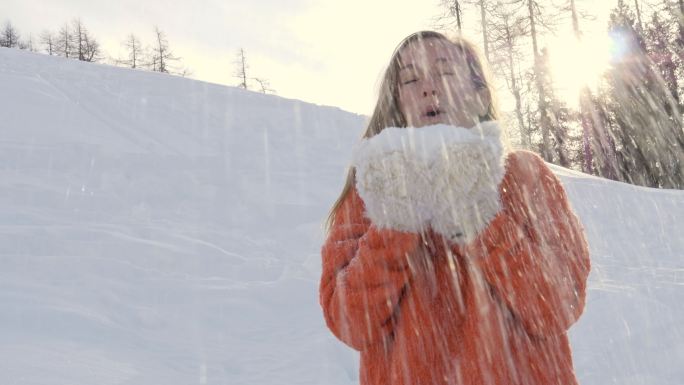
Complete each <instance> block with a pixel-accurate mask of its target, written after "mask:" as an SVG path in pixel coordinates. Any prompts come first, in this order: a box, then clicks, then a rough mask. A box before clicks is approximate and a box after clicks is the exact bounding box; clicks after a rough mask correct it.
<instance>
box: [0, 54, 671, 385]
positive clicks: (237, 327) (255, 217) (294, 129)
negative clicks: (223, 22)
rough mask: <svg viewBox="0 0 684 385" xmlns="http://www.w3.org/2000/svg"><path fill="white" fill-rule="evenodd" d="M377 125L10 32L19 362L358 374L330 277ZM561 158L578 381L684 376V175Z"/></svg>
mask: <svg viewBox="0 0 684 385" xmlns="http://www.w3.org/2000/svg"><path fill="white" fill-rule="evenodd" d="M359 92H371V90H370V88H369V89H368V90H359ZM363 124H364V118H363V117H360V116H357V115H353V114H349V113H346V112H344V111H341V110H339V109H336V108H331V107H321V106H314V105H310V104H306V103H303V102H299V101H296V100H287V99H283V98H279V97H275V96H265V95H261V94H256V93H251V92H246V91H242V90H239V89H235V88H230V87H223V86H218V85H212V84H207V83H202V82H197V81H192V80H189V79H182V78H177V77H171V76H165V75H161V74H156V73H149V72H142V71H134V70H125V69H120V68H113V67H108V66H101V65H93V64H87V63H80V62H77V61H73V60H65V59H60V58H54V57H47V56H43V55H37V54H31V53H27V52H23V51H18V50H10V49H4V48H0V266H2V268H0V306H1V309H2V310H1V311H0V378H1V379H2V381H1V382H2V383H3V384H36V385H38V384H40V385H48V384H55V385H57V384H60V385H61V384H64V385H67V384H69V385H74V384H76V385H80V384H83V385H91V384H98V385H104V384H171V385H174V384H178V385H181V384H183V385H186V384H250V385H252V384H259V385H261V384H264V385H270V384H312V385H313V384H331V385H341V384H356V383H358V356H357V354H356V353H355V352H354V351H352V350H350V349H348V348H347V347H346V346H344V345H343V344H342V343H340V342H338V341H337V340H335V338H334V337H333V336H332V334H331V333H330V332H329V331H328V329H327V328H326V327H325V324H324V321H323V318H322V313H321V310H320V307H319V305H318V279H319V274H320V254H319V248H320V245H321V243H322V240H323V235H322V230H321V224H322V220H323V218H324V216H325V215H326V213H327V210H328V207H329V205H330V204H331V203H332V201H333V200H334V199H335V198H336V196H337V194H338V193H339V190H340V187H341V183H342V179H343V177H344V168H345V166H346V164H347V162H348V159H349V156H350V154H351V146H352V144H353V143H354V142H355V141H356V138H357V137H358V136H359V134H360V132H361V130H362V128H363ZM554 170H555V171H556V172H557V173H558V174H559V175H560V176H561V177H562V179H563V181H564V183H565V186H566V189H567V191H568V193H569V195H570V198H571V200H572V203H573V206H574V207H575V209H576V211H577V212H578V214H579V216H580V217H581V220H582V221H583V223H584V226H585V228H586V231H587V234H588V236H589V241H590V246H591V250H592V264H593V265H592V273H591V276H590V283H589V294H588V304H587V309H586V312H585V314H584V316H583V317H582V319H581V320H580V321H579V322H578V323H577V324H576V325H575V326H574V327H573V328H572V329H571V332H570V337H571V342H572V346H573V351H574V360H575V368H576V370H577V375H578V378H579V379H580V383H582V384H583V385H590V384H597V385H598V384H620V385H624V384H629V385H631V384H659V385H668V384H681V383H682V381H683V380H682V379H684V366H682V365H681V363H682V362H684V327H682V326H681V320H683V319H684V307H683V306H681V301H682V300H684V237H683V236H682V235H681V234H682V232H683V231H684V230H683V229H682V223H683V222H684V192H680V191H658V190H653V189H645V188H639V187H633V186H629V185H625V184H620V183H615V182H608V181H605V180H601V179H597V178H593V177H589V176H586V175H584V174H580V173H576V172H573V171H569V170H565V169H561V168H554Z"/></svg>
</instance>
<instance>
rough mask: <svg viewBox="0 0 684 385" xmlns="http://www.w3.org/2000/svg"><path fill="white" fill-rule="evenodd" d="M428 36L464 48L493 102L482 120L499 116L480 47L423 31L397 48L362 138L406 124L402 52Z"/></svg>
mask: <svg viewBox="0 0 684 385" xmlns="http://www.w3.org/2000/svg"><path fill="white" fill-rule="evenodd" d="M426 39H442V40H445V41H448V42H450V43H452V44H454V45H455V46H456V47H457V48H458V49H460V50H461V52H462V53H463V54H464V55H465V60H466V62H467V64H468V68H469V69H470V79H471V80H472V82H473V84H474V85H475V88H476V89H477V90H481V89H486V90H487V91H488V92H489V95H490V98H489V99H490V103H489V106H488V108H487V112H486V113H485V114H484V115H483V116H480V121H487V120H496V119H497V118H498V112H497V109H496V106H495V102H494V87H493V85H492V83H491V82H490V80H489V79H490V76H489V73H488V69H487V68H486V67H485V65H484V59H483V56H482V54H481V53H480V51H479V50H478V49H477V47H476V46H475V45H474V44H473V43H472V42H470V41H469V40H467V39H465V38H463V37H462V36H455V37H453V38H448V37H446V36H445V35H443V34H441V33H439V32H434V31H420V32H416V33H413V34H411V35H409V36H408V37H406V38H405V39H404V40H402V41H401V43H399V45H398V46H397V48H395V50H394V53H393V54H392V58H391V59H390V62H389V65H388V67H387V69H386V70H385V74H384V76H383V78H382V82H381V83H380V89H379V90H378V101H377V103H376V104H375V109H374V110H373V114H372V115H371V117H370V120H369V121H368V125H367V127H366V131H365V132H364V133H363V135H362V137H361V138H362V139H363V138H370V137H372V136H374V135H377V134H379V133H380V131H382V130H383V129H385V128H386V127H406V118H405V117H404V114H403V113H402V111H401V108H399V69H400V64H401V63H400V57H399V53H400V52H401V51H402V50H403V49H404V48H405V47H407V46H408V45H409V44H412V43H414V42H416V41H422V40H426ZM355 175H356V174H355V169H354V167H351V166H350V167H349V171H348V172H347V179H346V181H345V183H344V187H343V188H342V193H341V194H340V196H339V197H338V198H337V200H336V201H335V203H334V204H333V206H332V208H331V209H330V213H329V214H328V218H327V220H326V222H325V230H326V232H327V231H329V230H330V227H331V226H332V224H333V223H334V221H335V215H336V213H337V209H338V208H339V207H340V205H342V202H343V201H344V199H345V198H346V196H347V194H348V193H349V191H351V189H352V187H353V186H354V183H355Z"/></svg>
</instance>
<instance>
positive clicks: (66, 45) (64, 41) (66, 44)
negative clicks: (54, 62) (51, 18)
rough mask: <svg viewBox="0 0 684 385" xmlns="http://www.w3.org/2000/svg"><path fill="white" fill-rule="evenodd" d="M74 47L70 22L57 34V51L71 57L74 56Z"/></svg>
mask: <svg viewBox="0 0 684 385" xmlns="http://www.w3.org/2000/svg"><path fill="white" fill-rule="evenodd" d="M73 49H74V48H73V37H72V34H71V30H70V29H69V24H64V26H62V28H60V29H59V33H58V34H57V41H56V52H57V53H58V54H59V55H61V56H64V57H66V58H69V57H71V56H73Z"/></svg>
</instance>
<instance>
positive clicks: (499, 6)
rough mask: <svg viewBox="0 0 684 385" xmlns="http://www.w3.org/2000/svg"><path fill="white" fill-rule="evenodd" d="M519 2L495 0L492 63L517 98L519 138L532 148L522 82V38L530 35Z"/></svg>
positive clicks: (492, 24) (516, 109)
mask: <svg viewBox="0 0 684 385" xmlns="http://www.w3.org/2000/svg"><path fill="white" fill-rule="evenodd" d="M520 8H521V7H520V6H517V7H514V6H507V5H506V4H505V3H504V2H503V1H501V0H499V1H497V2H496V4H495V7H494V8H493V10H492V16H493V17H492V19H491V20H492V22H491V25H490V27H491V28H490V31H491V32H490V38H489V39H490V42H491V46H492V48H493V50H492V52H493V55H492V67H493V68H494V70H495V71H496V72H498V73H499V74H501V75H502V76H501V77H502V78H503V79H504V80H505V81H506V86H507V87H508V89H509V91H510V92H511V94H512V95H513V98H514V99H515V116H516V120H517V121H518V127H519V130H520V142H521V144H522V146H523V147H524V148H527V149H529V148H531V139H530V132H529V128H528V127H527V124H526V123H525V117H524V112H523V89H524V87H523V83H522V78H521V75H520V69H521V64H520V62H521V61H522V53H521V52H520V45H521V40H522V39H523V38H525V37H528V36H529V23H528V22H527V19H526V18H525V17H524V16H522V15H521V14H520Z"/></svg>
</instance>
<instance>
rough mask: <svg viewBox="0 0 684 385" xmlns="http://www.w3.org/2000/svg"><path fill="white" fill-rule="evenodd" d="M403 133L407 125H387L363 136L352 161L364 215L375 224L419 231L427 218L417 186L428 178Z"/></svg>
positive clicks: (423, 164)
mask: <svg viewBox="0 0 684 385" xmlns="http://www.w3.org/2000/svg"><path fill="white" fill-rule="evenodd" d="M407 134H408V131H407V129H403V128H387V129H385V130H383V131H382V132H381V133H380V134H378V135H376V136H374V137H372V138H369V139H365V140H363V141H362V142H361V143H360V145H359V146H358V147H357V148H356V151H355V152H354V157H353V161H352V164H353V166H354V167H355V168H356V188H357V190H358V192H359V195H360V196H361V198H362V199H363V201H364V203H365V205H366V216H367V217H368V218H369V219H370V220H371V221H372V222H373V223H374V224H375V225H376V226H377V227H379V228H391V229H395V230H400V231H410V232H419V231H422V230H424V229H425V228H426V227H427V225H428V222H429V220H430V214H429V210H428V208H427V207H426V206H425V202H424V199H421V198H420V191H419V190H420V189H422V188H424V186H428V185H429V184H430V182H429V180H428V174H427V172H426V171H425V170H426V169H427V166H426V161H424V160H423V158H422V157H421V156H417V154H416V152H415V150H414V147H413V146H412V145H411V143H409V141H408V136H407Z"/></svg>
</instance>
